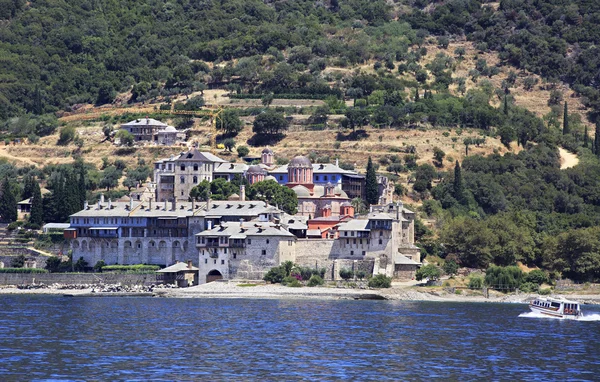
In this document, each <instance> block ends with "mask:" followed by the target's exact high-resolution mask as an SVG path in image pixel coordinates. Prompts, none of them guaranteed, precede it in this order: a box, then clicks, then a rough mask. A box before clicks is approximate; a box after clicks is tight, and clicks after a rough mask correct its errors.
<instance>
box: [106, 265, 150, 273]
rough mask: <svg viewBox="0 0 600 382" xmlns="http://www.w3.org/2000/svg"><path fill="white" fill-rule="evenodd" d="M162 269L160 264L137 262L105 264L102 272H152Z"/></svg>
mask: <svg viewBox="0 0 600 382" xmlns="http://www.w3.org/2000/svg"><path fill="white" fill-rule="evenodd" d="M159 269H160V266H158V265H147V264H135V265H105V266H103V267H102V272H115V273H116V272H118V273H150V272H156V271H158V270H159Z"/></svg>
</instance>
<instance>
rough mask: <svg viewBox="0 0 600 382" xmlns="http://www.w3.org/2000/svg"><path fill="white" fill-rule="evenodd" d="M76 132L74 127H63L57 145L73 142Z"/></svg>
mask: <svg viewBox="0 0 600 382" xmlns="http://www.w3.org/2000/svg"><path fill="white" fill-rule="evenodd" d="M76 135H77V132H76V131H75V127H73V126H64V127H63V128H62V129H60V132H59V137H58V142H57V144H59V145H66V144H67V143H69V142H71V141H73V140H74V139H75V136H76Z"/></svg>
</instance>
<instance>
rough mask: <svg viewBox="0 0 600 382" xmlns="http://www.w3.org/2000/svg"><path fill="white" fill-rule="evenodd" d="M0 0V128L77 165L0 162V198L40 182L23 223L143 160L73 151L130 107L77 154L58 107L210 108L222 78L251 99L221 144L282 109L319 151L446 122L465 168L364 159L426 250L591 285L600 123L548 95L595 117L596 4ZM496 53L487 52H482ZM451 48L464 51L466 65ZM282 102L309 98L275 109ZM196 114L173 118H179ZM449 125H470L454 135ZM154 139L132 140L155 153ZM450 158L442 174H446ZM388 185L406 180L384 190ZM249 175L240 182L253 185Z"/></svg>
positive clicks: (108, 186) (412, 157)
mask: <svg viewBox="0 0 600 382" xmlns="http://www.w3.org/2000/svg"><path fill="white" fill-rule="evenodd" d="M0 2H1V4H2V5H3V6H0V19H2V22H0V57H2V59H1V60H0V73H1V74H0V121H2V122H1V123H0V135H1V138H2V139H5V140H10V139H14V138H23V137H28V141H29V142H31V143H33V144H35V143H36V142H37V140H39V139H40V138H39V137H46V136H50V137H47V138H42V141H43V142H44V144H48V142H49V139H50V138H52V139H54V136H56V135H57V138H56V139H57V141H56V144H58V145H61V146H60V147H63V148H64V150H63V151H64V152H66V155H67V156H69V157H70V156H72V157H73V159H74V165H73V164H71V163H69V164H61V165H48V166H45V167H43V168H37V167H35V166H31V167H17V166H15V165H12V164H9V163H7V162H6V160H4V161H3V162H2V163H0V179H5V182H4V183H5V185H4V188H7V187H8V188H10V191H11V192H10V193H8V192H6V193H3V195H4V194H6V195H9V194H10V196H12V197H13V198H15V199H16V200H17V201H18V200H21V199H23V198H25V197H29V196H32V194H31V191H30V188H31V187H30V186H28V184H29V185H30V184H31V179H35V180H36V181H39V182H41V183H42V184H43V185H44V186H45V188H46V189H48V190H49V191H50V192H49V193H46V194H45V195H44V196H43V198H41V199H42V200H41V204H42V212H43V213H42V215H43V219H40V218H39V216H36V218H35V225H39V222H40V220H43V221H44V222H52V221H54V222H56V221H65V220H67V219H68V216H69V214H72V213H73V212H75V211H78V210H79V209H81V208H82V206H83V201H84V200H85V199H86V198H87V199H88V200H90V201H94V200H95V199H96V198H97V197H98V195H99V193H100V192H104V193H105V194H106V197H107V198H108V197H111V198H113V199H114V198H118V197H120V196H121V195H123V194H124V193H126V189H131V188H133V187H135V186H136V185H137V184H138V183H140V182H144V181H146V180H147V179H150V178H151V173H152V169H151V167H150V166H149V165H148V164H147V163H146V158H141V157H138V161H137V163H135V161H133V162H130V161H126V160H123V159H119V158H118V157H117V158H110V159H109V158H105V159H104V158H103V160H102V165H101V166H98V165H96V164H93V163H90V162H89V161H86V154H89V153H90V152H91V151H96V150H97V151H100V149H99V147H101V145H102V144H104V145H105V146H108V145H111V144H112V143H111V139H112V138H111V129H112V124H118V123H120V122H124V121H126V120H128V118H137V117H139V116H140V115H141V114H140V115H138V114H127V115H120V116H118V115H113V116H110V115H103V116H100V117H98V119H97V120H88V121H87V122H86V124H87V123H89V124H91V123H99V124H104V125H103V130H104V134H103V135H102V137H101V138H100V139H102V141H101V142H100V141H97V142H95V143H94V145H96V146H94V148H92V147H84V146H85V144H86V139H87V142H90V139H89V137H88V136H85V137H82V136H80V135H79V134H78V132H77V130H76V126H75V125H74V123H72V122H65V120H64V119H63V120H62V121H63V122H62V124H63V125H64V126H61V127H60V128H59V122H58V120H57V118H56V114H58V115H60V113H62V112H64V111H67V112H68V111H73V110H75V109H77V108H78V107H79V106H80V105H78V104H87V103H92V104H96V105H102V104H107V103H113V102H114V103H115V104H127V103H129V104H137V105H139V104H141V103H151V104H155V105H156V104H157V103H162V105H160V107H161V108H162V109H166V110H169V109H170V105H169V103H171V102H172V100H173V98H175V97H176V96H179V95H186V96H189V95H191V97H190V98H189V100H187V102H181V101H178V102H177V103H175V105H174V107H175V109H177V110H193V109H196V108H198V107H200V106H202V105H205V104H210V103H211V102H212V100H211V99H209V98H208V97H203V92H204V91H205V90H206V89H208V88H219V89H225V90H227V91H228V92H229V93H230V98H231V100H232V102H241V101H244V100H249V99H251V100H260V101H257V102H260V103H259V104H256V105H254V106H252V107H237V108H236V111H235V112H234V111H232V110H228V111H226V112H225V113H224V116H225V117H224V118H223V119H224V120H226V121H225V122H224V124H223V128H222V131H220V132H221V133H222V135H221V136H219V137H218V138H219V139H220V141H221V142H223V143H226V147H227V149H228V151H229V152H231V151H233V148H234V147H235V146H237V151H238V152H244V151H245V152H246V154H248V151H247V150H248V149H247V147H246V146H245V145H246V144H248V145H250V146H253V145H254V146H257V145H263V144H265V143H273V144H277V142H278V141H279V140H281V139H282V138H283V137H285V135H286V134H291V133H289V132H288V121H287V119H286V118H284V115H285V116H288V117H289V116H290V115H291V114H300V115H302V114H303V115H305V116H307V117H308V123H307V124H306V125H305V126H304V127H302V129H304V130H307V131H309V132H311V133H313V134H314V135H315V137H317V136H318V134H319V132H321V131H322V130H330V133H331V130H332V129H335V133H331V134H332V136H333V134H335V140H336V142H335V143H334V145H333V147H334V149H335V150H339V149H340V147H341V143H342V142H345V141H360V140H365V139H367V138H369V134H373V133H374V132H375V134H377V133H376V132H377V129H379V131H384V130H385V131H387V130H390V131H391V130H392V129H397V130H400V129H403V130H405V131H415V132H417V131H421V132H424V131H426V130H427V131H434V132H436V133H439V135H440V136H444V137H449V135H450V132H451V131H452V130H454V132H455V133H456V136H453V137H452V138H451V139H452V148H453V149H454V148H455V147H454V146H456V147H459V148H460V149H461V151H463V149H464V154H465V155H464V156H465V159H464V160H463V161H462V162H459V161H457V160H456V159H461V158H462V155H461V157H460V158H451V157H450V156H449V155H447V154H446V153H445V152H444V151H443V150H441V149H440V148H439V147H434V148H432V150H433V152H434V161H432V162H431V164H429V163H423V161H422V159H420V155H423V153H420V152H416V149H415V148H414V147H412V148H411V147H399V146H388V145H385V144H383V143H384V142H383V135H379V142H380V143H382V144H380V145H378V146H379V147H377V148H376V149H375V150H378V151H379V153H377V156H374V158H376V160H375V161H373V163H372V165H371V168H372V169H377V171H379V172H380V173H386V174H387V175H389V176H390V178H391V179H392V180H393V181H396V182H397V184H396V185H397V187H396V194H397V196H399V197H400V196H403V195H404V194H407V196H408V197H410V198H411V199H412V200H413V201H415V202H422V206H421V207H419V209H420V211H419V212H420V213H421V215H422V217H427V218H430V219H432V220H433V221H434V222H435V223H436V224H435V226H436V232H435V233H432V232H430V231H429V230H428V229H426V228H425V226H424V224H422V222H421V221H420V220H418V222H417V236H418V240H419V245H420V246H421V248H422V250H423V254H424V255H425V254H430V255H437V256H440V257H442V258H445V257H447V256H449V255H451V258H453V259H454V258H455V259H457V261H458V262H459V263H460V265H461V266H469V267H477V268H486V267H488V266H489V265H491V264H497V265H514V264H515V263H516V262H518V261H520V262H523V263H525V264H528V265H531V266H539V267H542V268H544V269H546V270H548V271H550V272H552V276H553V277H558V276H561V275H562V276H568V277H571V278H573V279H576V280H586V281H587V280H597V279H600V236H599V235H598V232H597V231H598V229H599V228H598V225H599V223H600V222H599V221H598V220H600V218H599V217H598V216H600V214H599V213H600V184H599V182H600V181H599V180H598V179H600V162H599V161H598V156H599V155H600V126H599V128H598V129H596V132H597V133H599V134H594V137H593V138H592V137H590V136H589V134H588V127H589V126H590V125H589V124H587V121H584V120H583V119H582V118H580V116H579V115H577V114H576V113H577V112H575V113H573V114H569V111H574V108H572V107H570V106H571V105H567V103H563V101H564V100H563V99H562V98H563V96H562V93H561V92H560V91H559V90H558V87H559V86H558V85H560V84H559V82H560V81H563V82H565V83H567V84H570V85H572V87H573V88H574V89H575V90H576V92H577V94H578V95H581V96H582V101H583V103H584V104H585V105H587V106H589V107H590V108H591V109H589V110H590V117H591V120H592V121H593V120H594V119H595V118H596V112H597V111H598V110H600V101H599V96H598V94H599V93H598V86H599V85H598V84H599V83H600V82H599V81H598V80H600V78H598V70H597V69H598V67H599V66H600V62H598V56H599V55H598V52H597V49H598V48H597V47H596V45H597V44H599V43H600V41H599V40H600V32H598V31H596V28H594V26H595V25H596V24H597V22H598V18H599V17H600V5H597V4H595V3H594V2H591V1H584V0H576V1H566V0H565V1H561V0H553V1H551V0H537V1H525V2H524V1H516V0H515V1H502V2H501V3H500V4H487V3H486V2H484V1H478V0H449V1H445V2H437V1H426V0H415V1H397V2H393V3H392V2H386V1H383V0H377V1H367V0H347V1H342V0H339V1H337V0H330V1H325V2H314V1H305V0H296V1H278V2H264V1H258V0H230V1H228V0H223V1H220V2H217V1H211V0H202V1H196V2H190V1H185V0H184V1H179V2H156V1H152V0H151V1H150V2H142V1H138V0H131V1H129V2H128V3H127V4H126V5H125V4H122V3H119V2H106V1H104V2H103V1H99V2H98V1H96V2H85V1H83V2H77V3H76V4H70V3H69V4H68V3H65V2H47V1H34V2H30V3H26V2H23V1H13V0H5V1H3V2H2V1H1V0H0ZM464 36H466V37H467V38H468V39H470V40H471V41H473V42H475V43H476V48H477V53H475V54H473V53H469V57H466V54H467V53H466V52H467V51H466V50H465V48H464V47H461V46H459V47H457V48H455V49H449V46H450V42H451V41H456V40H458V39H460V38H463V37H464ZM428 49H429V50H432V51H433V52H435V54H432V53H430V54H429V55H428ZM493 51H496V52H498V55H499V58H500V62H499V63H498V65H493V64H491V63H489V62H488V61H486V59H485V58H483V57H486V56H485V55H486V54H488V53H489V52H493ZM471 52H472V51H471ZM467 59H468V60H470V61H469V62H473V63H474V67H473V68H472V69H470V70H469V68H466V67H465V65H464V62H465V60H467ZM511 65H512V66H511ZM508 66H510V68H514V69H515V70H516V71H518V70H519V69H522V70H523V71H521V72H519V73H517V72H516V71H513V70H512V69H508V70H507V68H506V67H508ZM501 67H503V68H502V69H504V73H503V74H502V77H501V78H502V81H500V80H499V77H500V72H501ZM525 70H527V71H529V72H527V71H525ZM506 72H508V73H506ZM458 73H463V74H464V73H468V76H467V75H463V74H461V75H458ZM531 73H537V74H539V75H541V76H542V78H543V79H544V80H545V82H544V81H543V82H542V83H541V84H539V83H538V81H539V79H538V77H534V76H531V75H530V74H531ZM494 83H495V84H496V85H494ZM499 84H500V85H499ZM538 85H541V86H543V87H547V88H552V89H553V90H552V92H551V93H550V97H549V99H548V104H549V105H550V106H552V108H551V112H550V113H549V114H547V115H545V116H543V117H540V115H536V114H535V113H533V112H532V111H530V110H527V109H526V108H522V107H518V106H517V104H516V102H515V97H514V94H513V93H514V92H515V91H517V89H520V87H521V86H522V87H523V88H524V89H525V90H524V91H529V90H531V89H532V88H534V87H536V86H538ZM283 98H286V99H302V100H307V99H309V100H319V103H318V104H315V105H314V106H313V105H311V106H302V107H286V108H283V107H279V106H272V103H273V101H274V99H283ZM215 99H216V98H215ZM231 106H239V104H238V105H236V104H234V103H232V104H231ZM157 115H158V114H157ZM257 115H259V116H260V117H255V116H257ZM151 116H153V117H154V116H155V115H152V114H151ZM238 117H242V118H244V122H242V120H241V119H239V118H238ZM194 123H195V122H194V121H193V120H191V119H190V118H184V117H177V118H174V119H173V124H174V125H175V126H176V127H177V128H180V129H182V128H188V127H191V126H194ZM244 123H248V124H250V123H253V129H252V130H253V132H254V133H255V136H253V137H250V138H249V139H246V137H247V132H246V131H244V130H249V128H248V127H245V128H244ZM86 126H88V125H86ZM463 130H465V131H468V132H469V135H468V136H463V137H460V138H459V136H460V135H461V134H463ZM57 132H58V134H57ZM590 133H591V132H590ZM243 134H245V135H244V137H245V138H244V139H243V140H242V139H241V138H240V136H242V135H243ZM119 138H120V139H121V142H122V144H123V147H120V148H118V149H117V151H115V154H116V155H121V153H122V154H123V155H134V154H132V153H135V152H136V150H137V149H138V148H137V147H135V146H134V145H133V142H126V141H127V139H126V138H127V137H124V136H123V134H122V133H120V135H119ZM496 138H499V140H500V141H501V142H502V144H503V145H504V146H505V148H502V149H503V150H512V151H514V152H511V153H508V154H506V155H504V156H502V155H500V154H499V153H498V150H497V149H496V150H495V152H494V153H493V154H491V155H489V156H486V157H483V156H476V155H473V152H472V150H471V149H472V148H473V147H476V146H480V145H485V144H486V140H488V141H489V140H492V139H496ZM448 139H450V138H448ZM246 140H247V142H245V141H246ZM397 140H399V138H397ZM309 141H310V142H318V141H319V139H312V140H309ZM496 142H497V141H496ZM395 143H397V142H395ZM428 143H429V141H428ZM52 145H55V144H54V142H52ZM315 146H316V144H315ZM111 147H112V146H111ZM301 147H304V146H301ZM558 147H563V148H565V149H568V150H569V151H571V152H576V153H578V155H579V157H580V159H581V162H580V164H579V165H578V166H576V167H574V168H571V169H567V170H560V162H559V155H558ZM309 148H310V149H313V147H309ZM392 148H393V150H392ZM315 149H316V147H315ZM160 150H162V148H160ZM160 150H159V149H158V148H157V150H147V152H150V153H152V152H153V154H154V155H155V156H156V155H158V153H159V152H162V151H160ZM382 152H383V154H382ZM488 152H490V153H491V152H492V150H491V149H490V150H489V151H488ZM363 154H365V155H370V153H363ZM101 155H104V154H101ZM309 155H310V156H311V160H313V161H329V160H332V159H333V156H331V157H330V156H329V155H330V153H327V154H326V155H327V156H319V154H318V153H317V152H315V151H313V152H311V153H310V154H309ZM350 155H352V154H350ZM278 159H280V160H283V161H285V159H284V158H278ZM444 161H446V163H447V165H444ZM98 162H99V161H98ZM365 162H366V161H365ZM342 165H343V166H345V167H346V166H347V167H348V168H351V167H353V164H350V163H343V164H342ZM450 165H453V166H454V168H455V170H454V171H449V172H445V169H448V168H449V166H450ZM400 178H402V179H407V180H409V182H406V183H405V184H402V185H400V181H399V179H400ZM213 183H214V184H203V185H202V187H199V188H197V189H196V193H197V195H195V197H198V198H200V199H202V198H203V197H202V195H203V194H205V193H206V192H205V191H207V190H208V189H209V187H210V189H211V191H212V192H213V194H215V195H222V197H223V198H226V195H227V194H229V193H231V192H234V190H233V189H232V188H231V189H230V188H228V187H229V186H227V185H225V184H222V183H219V182H213ZM275 186H276V185H273V184H268V183H264V184H262V185H260V187H263V188H265V190H267V189H268V190H267V191H269V192H273V193H274V195H277V196H278V197H280V198H279V199H281V200H280V203H279V204H280V206H284V207H285V208H286V210H288V211H290V212H293V210H294V209H295V207H296V206H295V203H285V200H284V199H286V198H287V196H288V195H286V193H284V192H283V191H281V190H279V189H277V187H275ZM253 187H254V186H253ZM257 187H258V186H257ZM257 187H254V188H249V196H250V197H251V196H252V192H254V191H256V190H257V189H258V188H257ZM217 191H219V192H217ZM258 191H260V190H258ZM258 191H256V194H258ZM280 191H281V192H280ZM288 191H289V190H288ZM261 193H263V194H264V190H262V191H261ZM36 199H38V202H37V203H40V202H39V199H40V198H38V197H36ZM11 202H12V200H11ZM0 204H1V203H0ZM9 204H11V203H7V205H9ZM11 210H12V207H11ZM36 211H39V206H36ZM38 215H39V214H38ZM30 223H32V224H33V221H30Z"/></svg>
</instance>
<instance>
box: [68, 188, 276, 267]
mask: <svg viewBox="0 0 600 382" xmlns="http://www.w3.org/2000/svg"><path fill="white" fill-rule="evenodd" d="M281 213H282V212H281V211H280V210H278V209H277V208H275V207H273V206H270V205H268V204H266V203H264V202H256V201H248V202H246V201H209V202H208V203H196V202H177V201H172V202H160V203H157V202H153V201H152V200H149V201H143V202H137V201H134V200H130V201H129V202H126V203H123V202H111V201H110V200H109V201H108V202H104V201H103V200H100V201H98V203H96V204H93V205H88V204H86V205H85V207H84V209H83V210H82V211H79V212H77V213H75V214H73V215H71V217H70V228H68V229H67V230H65V237H68V238H69V239H70V240H69V241H70V247H71V249H72V251H73V258H74V259H79V258H83V259H84V260H85V261H87V262H88V264H90V266H93V265H94V264H96V262H98V261H100V260H103V261H104V262H105V263H106V264H157V265H171V264H174V263H175V262H176V261H187V260H194V261H195V260H196V259H197V258H198V252H197V250H196V248H195V245H194V235H195V234H197V233H199V232H202V231H204V230H205V229H207V228H209V227H214V226H216V225H218V224H221V223H223V222H231V221H235V222H238V224H239V221H240V220H242V221H250V220H257V221H262V222H267V221H275V220H279V219H280V217H281Z"/></svg>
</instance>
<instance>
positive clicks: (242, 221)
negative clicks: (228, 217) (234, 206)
mask: <svg viewBox="0 0 600 382" xmlns="http://www.w3.org/2000/svg"><path fill="white" fill-rule="evenodd" d="M243 223H244V219H242V218H240V227H241V226H242V224H243Z"/></svg>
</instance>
